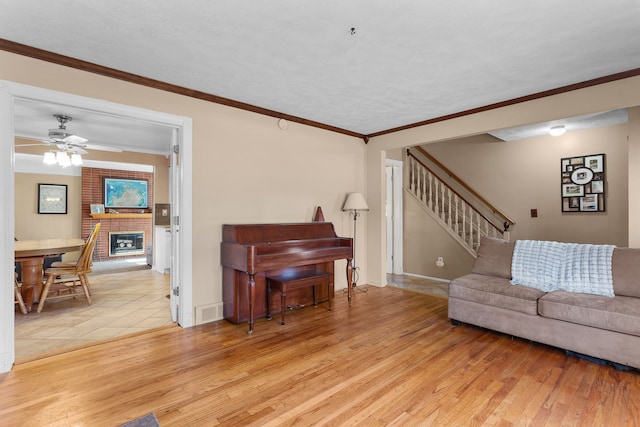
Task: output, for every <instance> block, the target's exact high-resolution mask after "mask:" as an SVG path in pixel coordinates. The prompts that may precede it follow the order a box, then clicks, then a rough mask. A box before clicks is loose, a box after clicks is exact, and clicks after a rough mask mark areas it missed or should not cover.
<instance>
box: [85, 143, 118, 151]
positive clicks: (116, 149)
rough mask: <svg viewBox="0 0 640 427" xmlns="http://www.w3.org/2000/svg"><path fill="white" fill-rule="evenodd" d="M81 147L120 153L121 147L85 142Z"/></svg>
mask: <svg viewBox="0 0 640 427" xmlns="http://www.w3.org/2000/svg"><path fill="white" fill-rule="evenodd" d="M83 147H84V148H87V149H89V150H98V151H111V152H113V153H122V148H118V147H110V146H108V145H95V144H85V145H83Z"/></svg>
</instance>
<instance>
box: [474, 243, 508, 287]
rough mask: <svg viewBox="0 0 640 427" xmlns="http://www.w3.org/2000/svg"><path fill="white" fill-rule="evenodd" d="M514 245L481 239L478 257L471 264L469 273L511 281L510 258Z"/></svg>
mask: <svg viewBox="0 0 640 427" xmlns="http://www.w3.org/2000/svg"><path fill="white" fill-rule="evenodd" d="M514 245H515V242H507V241H506V240H502V239H496V238H493V237H483V238H482V239H480V246H479V247H478V256H477V257H476V259H475V261H474V263H473V268H472V269H471V272H472V273H476V274H483V275H485V276H495V277H502V278H505V279H511V257H512V256H513V247H514Z"/></svg>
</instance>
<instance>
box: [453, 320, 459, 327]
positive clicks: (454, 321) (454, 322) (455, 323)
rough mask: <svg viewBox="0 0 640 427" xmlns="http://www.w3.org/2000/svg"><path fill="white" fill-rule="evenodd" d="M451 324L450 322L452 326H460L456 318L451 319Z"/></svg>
mask: <svg viewBox="0 0 640 427" xmlns="http://www.w3.org/2000/svg"><path fill="white" fill-rule="evenodd" d="M451 324H452V325H453V326H460V321H459V320H456V319H451Z"/></svg>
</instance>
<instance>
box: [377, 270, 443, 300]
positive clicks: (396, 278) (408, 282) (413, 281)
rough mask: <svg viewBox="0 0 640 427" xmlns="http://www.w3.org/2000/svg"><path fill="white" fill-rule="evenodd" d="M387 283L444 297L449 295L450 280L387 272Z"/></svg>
mask: <svg viewBox="0 0 640 427" xmlns="http://www.w3.org/2000/svg"><path fill="white" fill-rule="evenodd" d="M387 283H388V284H389V286H395V287H396V288H402V289H409V290H412V291H417V292H422V293H425V294H430V295H436V296H439V297H444V298H448V296H449V290H448V289H449V282H441V281H438V280H432V279H426V278H423V277H417V276H407V275H404V274H387Z"/></svg>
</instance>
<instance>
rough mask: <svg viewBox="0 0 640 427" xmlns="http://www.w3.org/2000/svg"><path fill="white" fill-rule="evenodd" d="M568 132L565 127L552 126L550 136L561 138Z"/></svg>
mask: <svg viewBox="0 0 640 427" xmlns="http://www.w3.org/2000/svg"><path fill="white" fill-rule="evenodd" d="M566 131H567V129H566V128H565V127H564V126H563V125H560V126H551V129H549V135H551V136H560V135H562V134H564V133H565V132H566Z"/></svg>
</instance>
